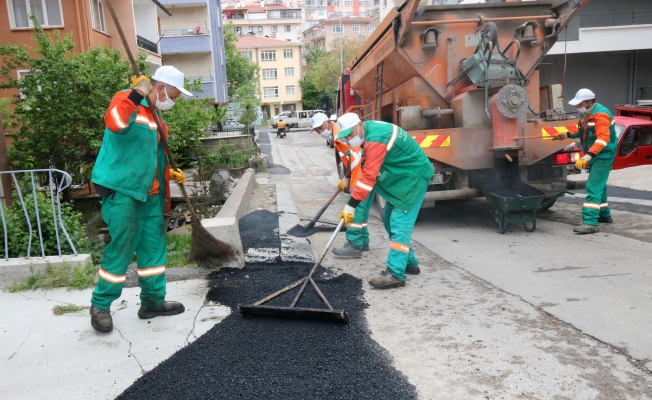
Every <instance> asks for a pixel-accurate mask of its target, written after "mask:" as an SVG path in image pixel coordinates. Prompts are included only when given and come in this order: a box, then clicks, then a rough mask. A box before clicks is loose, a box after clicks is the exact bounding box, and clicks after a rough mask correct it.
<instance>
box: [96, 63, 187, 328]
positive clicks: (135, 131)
mask: <svg viewBox="0 0 652 400" xmlns="http://www.w3.org/2000/svg"><path fill="white" fill-rule="evenodd" d="M183 85H184V81H183V73H181V72H180V71H179V70H177V69H176V68H174V67H171V66H164V67H160V68H159V69H158V70H156V73H155V74H154V76H153V77H152V79H151V81H150V80H149V79H147V78H146V77H144V76H140V77H134V78H133V79H132V87H133V89H132V90H124V91H121V92H118V93H117V94H116V95H115V96H114V97H113V100H112V101H111V104H110V105H109V109H108V110H107V112H106V114H105V117H104V120H105V123H106V129H105V131H104V139H103V141H102V147H101V148H100V152H99V154H98V156H97V161H96V162H95V167H94V168H93V173H92V178H91V181H92V182H93V184H94V185H95V189H96V191H97V193H98V194H99V195H100V196H102V200H101V203H102V217H103V218H104V222H106V224H107V225H108V226H109V235H110V236H111V242H110V243H109V244H108V246H107V247H106V248H105V249H104V253H103V255H102V261H101V263H100V269H99V280H98V282H97V286H96V287H95V290H94V291H93V296H92V298H91V304H92V306H91V310H90V313H91V325H92V326H93V328H95V330H97V331H99V332H111V331H112V330H113V320H112V318H111V314H110V307H111V303H112V302H113V301H114V300H116V299H118V298H119V297H120V294H121V293H122V288H123V286H124V282H125V279H126V277H127V269H128V268H129V264H131V261H132V259H133V257H134V253H136V257H137V260H138V285H139V286H140V288H141V292H140V309H139V310H138V317H140V318H141V319H148V318H153V317H156V316H166V315H176V314H180V313H182V312H184V310H185V309H184V307H183V305H182V304H181V303H177V302H173V301H165V262H166V257H167V249H166V247H167V246H166V236H165V231H166V226H165V222H164V219H163V213H164V212H166V211H169V209H170V188H169V179H170V178H171V179H174V180H176V181H177V182H178V183H179V184H183V181H184V175H183V172H181V170H172V169H169V168H168V164H167V158H166V156H165V149H164V148H163V144H162V143H161V141H160V137H159V133H158V130H157V128H156V122H155V121H154V119H153V118H154V116H153V115H152V114H151V112H150V110H149V107H148V105H147V103H148V102H151V103H152V104H155V105H156V106H155V108H156V109H157V112H156V114H157V115H156V117H155V118H157V119H158V120H159V121H160V123H161V125H162V127H163V130H164V132H165V135H166V136H167V134H168V127H167V125H166V124H165V122H164V121H163V120H162V119H161V114H160V111H158V110H168V109H170V108H171V107H172V106H174V101H175V100H176V99H177V98H178V97H179V95H181V94H182V93H183V94H185V95H186V96H192V94H191V93H190V92H188V91H187V90H185V89H184V87H183Z"/></svg>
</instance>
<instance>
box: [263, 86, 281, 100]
mask: <svg viewBox="0 0 652 400" xmlns="http://www.w3.org/2000/svg"><path fill="white" fill-rule="evenodd" d="M263 97H265V98H269V97H278V86H271V87H264V88H263Z"/></svg>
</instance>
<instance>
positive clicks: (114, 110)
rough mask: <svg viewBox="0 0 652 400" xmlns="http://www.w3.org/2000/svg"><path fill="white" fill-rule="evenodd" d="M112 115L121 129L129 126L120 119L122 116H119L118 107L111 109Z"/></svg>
mask: <svg viewBox="0 0 652 400" xmlns="http://www.w3.org/2000/svg"><path fill="white" fill-rule="evenodd" d="M111 115H112V116H113V120H114V121H115V123H116V125H118V126H119V127H120V129H124V128H126V127H127V124H125V123H124V122H122V119H120V114H118V107H117V106H115V107H113V108H112V109H111Z"/></svg>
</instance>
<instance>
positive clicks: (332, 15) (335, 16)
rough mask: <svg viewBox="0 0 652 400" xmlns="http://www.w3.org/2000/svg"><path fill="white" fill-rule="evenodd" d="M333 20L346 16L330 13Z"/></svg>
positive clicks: (339, 13)
mask: <svg viewBox="0 0 652 400" xmlns="http://www.w3.org/2000/svg"><path fill="white" fill-rule="evenodd" d="M330 16H331V18H342V17H343V16H344V13H343V12H332V13H330Z"/></svg>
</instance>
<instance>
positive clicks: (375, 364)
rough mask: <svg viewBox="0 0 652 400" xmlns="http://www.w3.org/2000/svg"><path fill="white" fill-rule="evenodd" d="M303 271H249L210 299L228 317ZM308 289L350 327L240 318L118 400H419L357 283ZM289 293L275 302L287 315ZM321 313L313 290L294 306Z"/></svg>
mask: <svg viewBox="0 0 652 400" xmlns="http://www.w3.org/2000/svg"><path fill="white" fill-rule="evenodd" d="M311 267H312V265H311V264H307V263H285V264H271V265H270V264H248V265H246V266H245V268H243V269H230V268H229V269H222V270H221V271H219V272H214V273H212V274H211V275H210V276H209V279H210V285H211V289H210V292H209V293H208V296H207V297H208V299H210V300H213V301H217V302H219V303H221V304H225V305H227V306H230V307H232V308H235V307H236V306H237V304H238V303H243V304H251V303H253V302H255V301H257V300H260V299H261V298H262V297H265V296H267V295H269V294H271V293H274V292H275V291H277V290H279V289H281V288H283V287H285V286H286V285H288V284H290V283H292V282H294V281H296V280H298V279H300V278H302V277H304V276H306V275H307V273H308V271H309V270H310V268H311ZM328 275H329V274H328V273H327V272H326V275H325V270H324V269H320V270H319V271H317V273H316V274H315V280H316V282H317V284H318V285H319V287H320V288H321V290H322V291H323V293H324V295H325V296H326V297H327V298H328V300H329V301H330V303H331V304H332V305H333V307H334V308H336V309H338V308H343V309H345V310H346V312H347V314H348V317H349V322H348V323H337V322H328V321H318V320H301V319H299V320H295V319H284V318H273V317H258V316H243V315H241V314H240V313H238V312H237V310H236V311H235V312H234V313H232V314H231V315H229V316H228V317H227V318H225V319H224V320H223V321H222V322H220V323H219V324H217V325H215V326H214V327H213V328H212V329H211V330H210V331H208V332H207V333H206V334H204V335H203V336H201V337H200V338H199V339H197V340H196V341H195V342H193V343H192V344H190V345H189V346H187V347H186V348H184V349H182V350H180V351H179V352H177V353H175V354H174V355H173V356H172V357H171V358H169V359H168V360H166V361H164V362H163V363H161V364H160V365H159V366H157V367H156V368H154V369H153V370H152V371H150V372H148V373H147V374H145V375H144V376H143V377H141V378H140V379H139V380H137V381H136V382H135V383H134V384H133V385H132V386H131V387H129V388H128V389H127V390H126V391H125V392H124V393H123V394H122V395H120V396H119V397H118V398H119V399H156V400H161V399H374V400H376V399H416V398H417V393H416V389H415V387H414V386H413V385H411V384H410V383H409V382H408V381H407V378H406V377H405V376H404V375H403V374H401V373H400V372H399V371H397V370H396V369H395V368H394V367H393V366H392V364H391V360H390V357H389V355H388V354H387V352H386V351H385V350H384V349H383V348H382V347H381V346H380V345H379V344H378V343H376V342H375V341H374V340H373V339H371V336H370V332H369V328H368V327H367V324H366V320H365V316H364V310H365V308H366V307H367V304H365V302H364V301H363V299H362V298H363V291H362V282H361V281H360V280H359V279H357V278H354V277H353V276H351V275H349V274H343V275H339V276H337V277H332V278H329V277H328ZM295 293H296V291H293V292H291V293H288V294H286V295H284V296H282V297H281V298H279V299H276V300H274V301H272V303H271V304H272V305H284V306H288V305H289V302H290V301H291V300H292V298H293V297H294V295H295ZM298 305H299V306H304V307H319V308H323V305H322V304H321V302H320V301H319V299H318V298H317V296H316V295H315V294H314V292H313V291H312V289H311V288H308V289H307V290H306V294H305V295H304V296H303V297H302V299H301V301H300V302H299V304H298Z"/></svg>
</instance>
